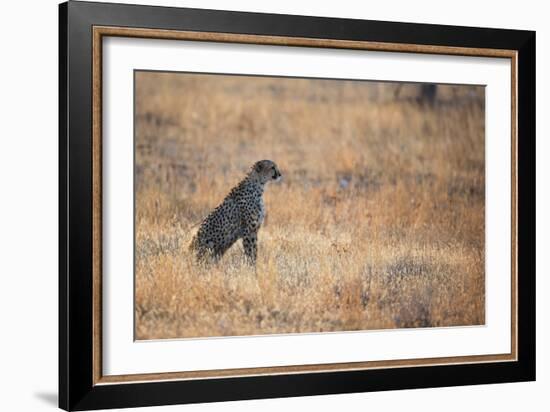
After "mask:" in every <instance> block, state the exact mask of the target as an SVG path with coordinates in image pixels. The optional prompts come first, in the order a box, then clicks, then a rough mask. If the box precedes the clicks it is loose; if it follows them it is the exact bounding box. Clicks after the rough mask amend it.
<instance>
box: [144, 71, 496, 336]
mask: <svg viewBox="0 0 550 412" xmlns="http://www.w3.org/2000/svg"><path fill="white" fill-rule="evenodd" d="M419 96H420V94H419V86H417V85H412V84H411V85H404V86H403V87H401V88H400V89H399V90H398V89H397V87H396V85H395V84H391V83H377V82H353V81H329V80H305V79H282V78H261V77H241V76H209V75H191V74H170V73H148V72H137V73H136V129H135V130H136V135H135V145H136V165H135V185H136V214H135V216H136V221H135V234H136V239H135V241H136V253H135V256H136V261H135V264H136V273H135V276H136V279H135V287H136V289H135V316H136V338H137V339H161V338H185V337H199V336H200V337H205V336H230V335H258V334H270V333H301V332H322V331H350V330H364V329H385V328H410V327H441V326H456V325H479V324H483V323H484V321H485V277H484V266H485V264H484V233H485V231H484V213H485V206H484V205H485V172H484V170H485V161H484V152H485V150H484V128H485V125H484V116H485V114H484V89H483V88H482V87H474V86H441V85H440V86H438V89H437V95H436V99H435V101H434V102H433V104H430V103H429V102H428V101H427V100H423V99H422V98H420V97H419ZM260 159H272V160H274V161H275V162H276V163H277V164H278V165H279V168H280V170H281V173H282V174H283V181H282V182H280V183H276V184H271V185H269V186H268V187H267V190H266V193H265V195H264V199H265V205H266V209H267V217H266V220H265V222H264V225H263V226H262V228H261V229H260V233H259V250H258V263H257V267H256V270H254V269H252V268H250V267H248V266H247V265H245V264H243V261H242V256H243V252H242V246H241V244H240V242H239V243H238V244H236V245H234V246H233V248H232V249H230V251H229V252H228V253H227V254H226V256H224V258H223V259H222V260H221V262H220V263H219V264H218V265H215V266H212V267H201V266H199V265H197V264H196V263H195V262H194V259H193V256H191V255H190V253H189V250H188V246H189V243H190V241H191V238H192V236H193V234H194V233H195V232H196V230H197V229H198V224H199V223H200V222H201V220H202V219H203V218H204V217H205V216H206V215H207V214H208V213H209V211H210V210H212V208H213V207H215V206H216V205H217V204H219V202H220V201H221V200H222V199H223V198H224V197H225V195H226V194H227V193H228V192H229V190H230V189H231V187H233V186H234V185H235V184H236V183H237V182H238V181H239V180H240V179H241V178H242V177H243V176H244V174H245V173H246V172H247V170H248V168H249V167H250V166H251V165H252V164H253V163H254V162H255V161H256V160H260Z"/></svg>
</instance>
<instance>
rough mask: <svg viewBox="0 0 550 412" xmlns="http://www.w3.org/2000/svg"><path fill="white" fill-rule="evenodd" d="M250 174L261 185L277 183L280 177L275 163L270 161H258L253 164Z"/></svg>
mask: <svg viewBox="0 0 550 412" xmlns="http://www.w3.org/2000/svg"><path fill="white" fill-rule="evenodd" d="M251 173H254V174H255V175H256V176H257V177H258V179H259V180H260V182H261V183H268V182H272V181H276V182H277V181H279V180H281V176H282V175H281V172H279V168H278V167H277V165H276V164H275V162H273V161H271V160H260V161H259V162H256V163H254V166H252V171H251Z"/></svg>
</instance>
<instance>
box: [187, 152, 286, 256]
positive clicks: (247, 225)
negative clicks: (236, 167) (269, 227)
mask: <svg viewBox="0 0 550 412" xmlns="http://www.w3.org/2000/svg"><path fill="white" fill-rule="evenodd" d="M280 179H281V173H280V172H279V168H278V167H277V165H276V164H275V163H274V162H273V161H271V160H260V161H259V162H256V163H254V165H253V166H252V167H251V168H250V171H249V172H248V174H247V175H246V176H245V177H244V179H243V180H241V181H240V183H239V184H237V185H236V186H235V187H234V188H233V189H231V191H230V192H229V194H228V195H227V196H226V197H225V199H224V200H223V202H222V203H221V204H220V205H219V206H218V207H216V208H215V209H214V210H213V211H212V212H211V213H210V214H209V215H208V216H207V217H206V219H204V221H203V222H202V223H201V225H200V227H199V230H198V232H197V234H196V235H195V237H194V238H193V240H192V242H191V246H190V247H191V250H192V251H193V252H194V253H195V254H196V257H197V260H198V261H206V260H210V261H212V260H213V261H217V260H219V259H220V258H221V257H222V256H223V254H224V253H225V252H226V251H227V250H228V249H229V248H230V247H231V246H232V245H233V244H234V243H235V242H236V241H237V240H238V239H242V242H243V248H244V253H245V258H246V261H247V262H248V263H249V264H251V265H255V264H256V257H257V249H258V246H257V241H258V230H259V229H260V226H261V225H262V223H263V220H264V217H265V207H264V202H263V199H262V195H263V193H264V189H265V185H266V184H267V183H268V182H272V181H279V180H280Z"/></svg>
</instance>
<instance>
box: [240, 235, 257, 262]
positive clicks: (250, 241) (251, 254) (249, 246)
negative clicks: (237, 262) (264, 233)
mask: <svg viewBox="0 0 550 412" xmlns="http://www.w3.org/2000/svg"><path fill="white" fill-rule="evenodd" d="M243 247H244V254H245V255H246V260H247V262H248V263H249V264H251V265H256V257H257V255H258V231H257V230H247V231H246V232H245V234H244V236H243Z"/></svg>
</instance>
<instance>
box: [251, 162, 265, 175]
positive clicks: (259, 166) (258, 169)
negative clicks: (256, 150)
mask: <svg viewBox="0 0 550 412" xmlns="http://www.w3.org/2000/svg"><path fill="white" fill-rule="evenodd" d="M252 168H253V169H254V170H255V171H256V172H257V173H260V172H261V171H262V170H263V168H264V165H263V163H262V162H256V163H254V166H252Z"/></svg>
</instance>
